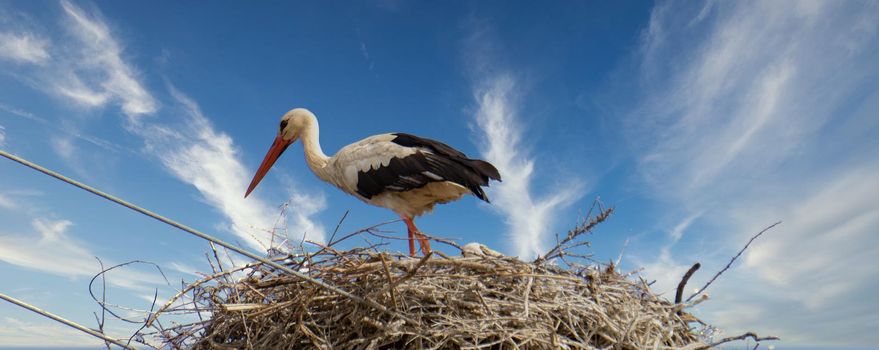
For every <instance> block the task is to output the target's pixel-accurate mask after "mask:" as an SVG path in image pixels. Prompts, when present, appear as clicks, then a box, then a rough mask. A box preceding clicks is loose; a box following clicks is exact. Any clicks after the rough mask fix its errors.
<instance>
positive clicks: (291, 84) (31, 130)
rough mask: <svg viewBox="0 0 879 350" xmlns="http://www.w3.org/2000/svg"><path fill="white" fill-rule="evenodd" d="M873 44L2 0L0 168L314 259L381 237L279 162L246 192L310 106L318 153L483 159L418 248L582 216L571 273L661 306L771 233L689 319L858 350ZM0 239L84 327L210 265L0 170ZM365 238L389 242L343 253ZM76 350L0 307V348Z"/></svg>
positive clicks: (805, 5) (62, 333)
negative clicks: (596, 274) (593, 209)
mask: <svg viewBox="0 0 879 350" xmlns="http://www.w3.org/2000/svg"><path fill="white" fill-rule="evenodd" d="M877 26H879V4H877V3H876V2H870V1H846V2H842V1H838V2H832V1H766V2H752V1H736V2H720V1H707V2H692V1H658V2H655V3H651V2H613V3H605V2H581V1H571V2H567V1H558V2H550V3H541V4H539V5H537V4H533V3H527V2H505V1H480V2H432V3H428V2H422V3H415V2H402V1H396V0H379V1H369V2H341V3H339V2H329V3H292V2H264V3H260V4H259V6H248V5H245V4H243V3H240V2H234V1H221V2H214V3H211V4H210V5H206V4H204V3H201V2H194V1H189V2H180V1H178V2H171V1H159V2H118V1H116V2H113V1H96V2H87V1H82V2H80V1H77V2H68V1H61V2H52V1H34V2H24V1H5V0H0V149H3V150H6V151H9V152H12V153H14V154H17V155H20V156H23V157H25V158H26V159H29V160H31V161H34V162H36V163H38V164H41V165H43V166H46V167H48V168H50V169H53V170H56V171H59V172H61V173H63V174H66V175H68V176H71V177H73V178H75V179H77V180H81V181H84V182H86V183H88V184H90V185H92V186H95V187H97V188H100V189H102V190H105V191H107V192H109V193H112V194H114V195H118V196H120V197H122V198H124V199H126V200H128V201H131V202H133V203H136V204H139V205H141V206H143V207H145V208H148V209H150V210H152V211H155V212H157V213H160V214H163V215H166V216H168V217H170V218H172V219H175V220H178V221H180V222H182V223H184V224H187V225H190V226H192V227H195V228H197V229H201V230H203V231H205V232H208V233H210V234H214V235H216V236H218V237H220V238H222V239H225V240H229V241H231V242H234V243H236V244H238V245H240V246H243V247H246V248H248V249H251V250H253V251H257V252H264V251H265V249H266V247H267V246H269V245H271V244H273V243H277V242H272V241H271V240H270V239H268V238H267V237H268V236H269V235H268V234H267V232H268V231H271V230H272V229H273V228H276V229H279V230H282V231H285V232H286V233H287V236H288V237H289V239H290V241H293V242H297V241H298V242H301V241H302V240H311V241H317V242H321V241H326V240H327V239H329V237H330V235H331V234H332V233H333V231H334V229H335V227H336V225H337V223H338V222H339V220H340V219H341V218H342V217H343V215H345V213H346V212H347V213H348V214H347V216H346V217H345V220H344V221H343V222H342V224H341V225H340V229H339V232H340V233H347V232H353V231H356V230H357V229H359V228H363V227H367V226H371V225H375V224H379V223H383V222H387V221H393V220H395V219H396V217H395V216H394V214H393V213H391V212H390V211H388V210H385V209H382V208H375V207H370V206H368V205H366V204H364V203H362V202H360V201H358V200H356V199H354V198H351V197H349V196H347V195H345V194H343V193H341V192H340V191H338V190H336V189H335V188H333V187H331V186H329V185H326V184H324V183H322V182H320V180H318V179H317V178H316V177H315V176H314V175H313V174H311V173H310V171H309V170H308V168H307V167H306V166H305V164H304V160H303V158H302V154H301V152H302V149H301V146H298V145H294V146H292V147H291V148H290V149H288V151H287V152H286V153H285V154H284V156H283V157H282V158H281V160H279V162H278V163H277V164H276V165H275V167H274V169H273V170H272V171H271V172H270V174H269V176H267V177H266V179H265V180H263V182H262V183H261V185H260V186H259V187H258V188H257V190H256V191H255V192H254V193H253V194H252V195H251V196H250V197H248V198H247V199H245V198H243V194H244V191H245V189H246V187H247V184H248V183H249V180H250V177H251V176H252V175H253V172H254V171H255V170H256V168H257V166H258V165H259V162H260V161H261V159H262V156H263V155H264V154H265V152H266V150H267V149H268V146H269V145H270V144H271V141H272V140H273V138H274V136H275V133H276V132H277V125H278V124H277V123H278V120H279V118H280V117H281V116H282V115H283V114H284V113H285V112H286V111H288V110H290V109H292V108H296V107H305V108H308V109H310V110H311V111H312V112H314V113H315V114H316V115H317V117H318V119H319V121H320V126H321V131H322V133H321V143H322V146H323V149H324V150H325V151H326V152H327V153H333V152H334V151H335V150H338V149H339V148H341V147H342V146H344V145H346V144H348V143H351V142H354V141H356V140H359V139H361V138H364V137H367V136H369V135H374V134H379V133H385V132H408V133H412V134H416V135H420V136H423V137H429V138H434V139H438V140H442V141H443V142H445V143H448V144H450V145H452V146H454V147H456V148H457V149H459V150H461V151H463V152H464V153H466V154H468V155H471V156H473V157H478V158H482V159H486V160H488V161H489V162H491V163H493V164H494V165H495V166H497V168H498V169H499V170H500V172H501V175H502V177H503V179H504V181H503V182H500V183H492V185H491V187H490V188H488V189H487V193H488V195H489V197H490V198H491V199H492V203H491V204H487V203H483V202H481V201H479V200H477V199H476V198H474V197H472V196H469V197H467V198H463V199H462V200H460V201H458V202H455V203H451V204H447V205H443V206H439V207H438V208H436V209H435V210H434V211H433V213H431V214H429V215H426V216H424V217H421V218H419V219H418V220H417V222H418V225H419V227H420V228H421V229H422V230H423V231H425V232H427V233H429V234H432V235H436V236H442V237H446V238H450V239H456V240H458V241H459V242H460V243H467V242H474V241H475V242H481V243H483V244H486V245H487V246H489V247H491V248H493V249H495V250H499V251H501V252H504V253H505V254H508V255H513V256H519V257H520V258H522V259H533V258H534V257H535V256H536V255H538V254H540V253H541V252H545V250H546V249H548V248H550V247H551V246H552V245H553V244H554V237H555V234H556V233H561V232H565V231H566V230H567V229H569V228H571V227H573V226H574V225H576V224H577V222H578V220H579V219H582V216H583V215H585V213H586V212H587V211H588V210H589V207H590V206H591V205H592V203H593V201H594V200H595V199H596V198H600V199H601V201H602V202H603V203H604V204H605V205H608V206H613V207H615V209H616V212H615V214H614V216H613V217H611V219H610V220H609V221H608V222H606V223H604V224H602V225H601V226H600V227H599V228H598V229H597V230H596V231H595V232H594V233H593V235H592V236H590V237H589V240H590V241H591V242H592V246H591V247H590V248H588V249H586V250H585V251H584V253H590V254H593V255H594V258H595V259H596V260H598V261H603V262H607V261H611V260H619V261H620V270H621V271H624V272H627V271H638V273H640V275H641V276H642V277H643V278H645V279H646V280H648V281H655V283H654V284H653V288H654V291H656V292H658V293H664V295H672V294H673V289H674V287H675V286H676V285H677V283H678V281H680V278H681V276H682V275H683V274H684V272H685V271H686V270H687V269H688V268H689V267H690V266H691V265H692V264H693V263H695V262H700V263H701V264H702V269H701V270H700V271H699V272H698V273H697V274H696V275H695V277H693V278H692V279H691V281H690V286H700V285H702V284H704V283H705V282H706V281H707V280H708V279H709V278H710V277H711V276H712V275H713V274H714V273H715V272H716V271H719V270H720V269H722V268H723V267H724V266H725V265H726V264H727V263H728V262H729V260H730V258H731V257H732V256H734V255H735V254H736V253H737V252H738V251H739V249H741V248H742V247H743V246H744V244H745V243H746V242H747V241H748V239H749V238H751V236H753V235H754V234H756V233H757V232H759V231H760V230H761V229H763V228H765V227H767V226H769V225H771V224H773V223H775V222H777V221H782V224H780V225H779V226H777V227H775V228H773V229H772V230H770V231H768V232H766V233H765V234H764V235H763V236H761V237H760V238H758V239H757V240H756V241H755V242H754V243H753V244H752V245H751V246H750V248H748V250H747V251H745V253H744V254H743V255H742V257H741V258H740V259H739V260H738V261H737V262H736V263H734V264H733V265H732V267H731V269H730V270H728V271H727V272H725V273H724V275H723V276H722V277H721V278H720V279H719V280H718V281H717V282H715V283H713V284H712V285H711V287H710V288H709V289H708V290H707V293H708V294H709V295H710V299H709V301H707V302H705V303H702V304H700V305H698V306H697V307H695V308H694V310H693V311H694V312H695V313H696V314H697V315H698V316H699V317H701V318H702V319H704V320H706V321H708V322H710V323H712V324H713V325H715V326H717V327H718V328H720V329H721V330H722V331H723V333H722V334H723V335H724V336H729V335H736V334H739V333H742V332H744V331H755V332H758V333H759V334H761V335H763V334H771V335H777V336H780V337H781V338H782V339H783V340H782V341H781V342H777V343H775V346H776V349H791V348H794V347H810V346H812V347H819V348H835V349H842V348H877V346H879V333H877V332H875V330H876V329H877V328H879V316H877V315H879V298H876V296H875V291H876V290H877V288H879V282H877V281H879V264H877V258H876V257H877V256H879V234H877V233H879V232H877V231H879V201H877V200H876V198H879V152H876V150H877V149H879V79H877V78H879V64H877V63H876V62H879V38H877ZM284 208H285V209H284ZM282 212H283V213H286V214H285V215H283V216H282ZM0 223H2V225H0V280H3V281H7V282H5V283H3V285H2V286H0V292H2V293H4V294H8V295H11V296H13V297H17V298H20V299H23V300H25V301H28V302H30V303H33V304H35V305H37V306H40V307H42V308H45V309H48V310H51V311H53V312H55V313H57V314H60V315H62V316H64V317H67V318H69V319H72V320H74V321H77V322H80V323H83V324H87V325H91V326H94V325H95V324H96V321H95V315H94V313H95V312H97V311H98V310H99V307H98V306H97V305H96V304H95V303H94V301H92V299H91V297H90V296H89V290H88V283H89V280H90V279H91V278H92V276H94V275H95V274H96V273H97V272H99V271H100V270H101V267H100V266H101V264H104V265H105V266H112V265H115V264H120V263H124V262H128V261H133V260H139V261H148V262H152V263H155V264H157V265H158V266H159V267H160V268H161V269H162V271H163V272H164V276H163V275H162V274H160V273H158V272H157V270H156V268H155V266H153V265H150V264H146V263H138V264H133V265H129V266H126V267H124V268H120V269H116V270H113V271H112V272H110V273H109V274H108V275H107V283H108V302H109V303H112V304H115V305H119V306H121V307H123V308H122V309H120V310H121V311H120V312H121V313H123V314H124V315H126V316H129V317H132V318H135V319H136V318H138V317H143V314H142V312H140V311H139V310H145V309H149V308H150V305H151V303H152V301H153V300H154V298H155V299H157V300H159V301H160V302H161V300H163V298H164V299H167V298H168V297H170V296H171V295H173V294H174V293H175V290H176V289H179V287H180V284H181V281H193V280H195V279H197V278H199V276H200V275H199V273H205V272H209V271H210V266H209V265H208V264H207V259H206V257H205V253H206V252H208V251H209V250H210V248H209V246H208V245H207V244H206V243H205V242H202V241H199V240H197V239H195V238H193V237H190V236H188V235H185V234H183V233H182V232H180V231H176V230H175V229H173V228H171V227H168V226H165V225H163V224H161V223H159V222H156V221H154V220H151V219H149V218H146V217H144V216H141V215H139V214H136V213H134V212H131V211H129V210H127V209H125V208H122V207H119V206H117V205H114V204H112V203H109V202H107V201H104V200H101V199H99V198H97V197H95V196H93V195H90V194H88V193H85V192H83V191H80V190H77V189H75V188H73V187H71V186H69V185H66V184H63V183H60V182H58V181H56V180H53V179H51V178H48V177H46V176H43V175H40V174H38V173H36V172H34V171H33V170H29V169H26V168H24V167H22V166H21V165H18V164H16V163H13V162H11V161H7V160H5V159H0ZM383 228H384V229H386V230H388V231H390V234H393V235H399V236H401V237H402V236H404V235H405V233H404V230H405V226H404V225H403V224H402V223H399V222H396V223H390V224H387V225H386V226H383ZM279 232H281V231H279ZM373 243H387V245H385V246H383V248H382V249H388V250H392V251H405V249H406V243H405V241H399V240H381V239H379V238H376V237H368V236H367V237H357V238H355V239H351V240H348V241H345V242H343V243H342V244H341V247H343V248H353V247H355V246H362V245H367V244H373ZM439 248H440V249H442V250H445V251H446V252H452V250H451V248H448V247H439ZM229 259H232V260H233V261H231V262H230V264H232V263H241V262H243V259H241V258H237V257H234V256H233V257H229ZM105 329H106V331H107V333H109V334H113V335H118V336H120V337H121V336H127V335H130V334H131V331H132V328H131V325H128V324H125V323H123V322H119V321H115V322H114V321H108V322H107V324H106V325H105ZM98 344H99V343H97V342H96V341H95V340H93V339H89V338H87V337H86V336H83V335H80V334H78V333H76V331H74V330H70V329H66V328H63V327H62V326H59V325H56V324H54V323H52V322H51V321H48V320H45V319H42V318H40V317H39V316H37V315H33V314H30V313H28V312H27V311H24V310H22V309H19V308H17V307H15V306H13V305H9V304H0V345H3V346H13V347H20V346H44V347H71V346H96V345H98Z"/></svg>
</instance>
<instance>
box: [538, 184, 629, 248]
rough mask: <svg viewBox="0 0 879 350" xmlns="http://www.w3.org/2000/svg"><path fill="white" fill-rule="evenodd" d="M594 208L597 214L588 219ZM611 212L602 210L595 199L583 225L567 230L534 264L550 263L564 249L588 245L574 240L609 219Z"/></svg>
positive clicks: (606, 209) (610, 208)
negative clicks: (562, 237)
mask: <svg viewBox="0 0 879 350" xmlns="http://www.w3.org/2000/svg"><path fill="white" fill-rule="evenodd" d="M596 207H598V214H597V215H595V216H593V217H592V218H591V219H589V217H590V216H591V215H592V210H593V209H595V208H596ZM613 211H614V208H613V207H609V208H604V206H603V205H602V204H601V202H600V201H599V200H597V199H596V200H595V202H593V204H592V208H590V209H589V213H588V214H587V215H586V220H584V221H583V223H582V224H580V225H578V226H577V227H574V228H573V229H571V230H569V231H568V234H567V235H566V236H565V238H564V239H562V240H561V241H560V242H558V243H557V244H556V246H555V247H553V248H552V249H550V250H549V251H548V252H546V254H544V255H543V256H541V257H539V258H537V259H535V260H534V263H535V264H540V263H542V262H544V261H550V260H552V259H555V258H559V257H562V256H563V255H564V254H565V250H566V249H571V248H576V247H579V246H584V245H588V244H589V242H585V241H583V242H576V241H575V240H576V238H578V237H580V236H582V235H583V234H585V233H588V232H591V231H592V229H593V228H595V226H596V225H598V224H600V223H602V222H604V221H605V220H607V218H608V217H610V215H611V214H613Z"/></svg>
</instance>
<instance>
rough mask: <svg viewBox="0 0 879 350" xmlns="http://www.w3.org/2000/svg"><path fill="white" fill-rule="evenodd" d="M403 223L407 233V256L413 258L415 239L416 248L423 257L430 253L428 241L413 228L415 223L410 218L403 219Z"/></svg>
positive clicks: (416, 228)
mask: <svg viewBox="0 0 879 350" xmlns="http://www.w3.org/2000/svg"><path fill="white" fill-rule="evenodd" d="M403 221H405V222H406V228H407V229H408V231H409V256H412V257H414V256H415V238H418V246H419V247H420V248H421V253H422V254H425V255H426V254H428V253H430V239H428V238H427V236H425V235H424V234H422V233H421V231H419V230H418V227H415V222H413V221H412V219H411V218H408V217H403Z"/></svg>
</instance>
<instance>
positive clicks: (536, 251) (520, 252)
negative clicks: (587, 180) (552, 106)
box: [462, 18, 585, 259]
mask: <svg viewBox="0 0 879 350" xmlns="http://www.w3.org/2000/svg"><path fill="white" fill-rule="evenodd" d="M463 24H464V27H465V28H466V29H467V31H468V32H469V35H468V36H467V37H465V38H464V40H463V42H462V44H463V48H462V57H463V59H464V61H465V62H466V63H465V67H466V68H467V69H468V70H469V73H470V75H471V76H472V79H473V80H474V84H473V95H474V98H475V100H476V108H477V109H476V111H475V114H474V115H473V117H474V121H475V122H476V123H475V124H476V127H477V128H478V130H477V131H478V132H479V133H480V136H479V139H481V140H483V141H484V142H483V144H482V145H480V146H481V150H480V153H481V154H482V156H483V157H484V158H485V159H486V160H487V161H489V162H490V163H492V164H493V165H494V166H495V167H497V168H498V171H500V174H501V177H502V178H503V182H499V183H493V184H492V185H491V187H490V188H489V190H488V193H489V195H490V197H491V199H492V208H493V209H495V210H496V211H498V212H500V213H501V214H502V215H503V216H504V220H505V222H506V224H507V227H508V230H509V235H510V238H511V241H512V243H513V249H515V254H516V255H517V256H519V258H521V259H531V258H534V257H537V256H538V255H540V254H542V253H543V252H545V250H546V249H547V248H548V244H549V243H550V238H551V233H552V230H553V229H554V228H555V227H554V223H555V218H556V217H557V216H558V214H559V212H561V211H564V210H565V209H567V208H568V207H569V206H570V205H571V204H573V203H574V202H576V201H577V200H578V199H580V198H581V197H582V196H583V195H584V194H585V186H584V185H583V183H582V182H579V181H578V180H571V179H565V180H566V185H565V186H566V187H565V188H555V189H552V190H550V191H549V192H548V193H545V194H542V195H538V194H535V193H534V189H533V185H534V183H535V182H536V179H537V176H546V174H545V173H536V172H535V160H534V158H535V156H534V155H532V154H530V152H529V151H528V148H529V147H531V146H532V145H530V144H523V142H522V135H523V130H525V128H526V127H527V125H526V124H525V123H524V122H523V121H522V120H520V118H519V116H518V109H519V108H520V107H521V97H522V96H523V91H524V90H525V89H523V88H522V87H521V86H519V85H518V83H519V82H518V81H517V80H516V76H514V75H512V74H510V73H509V72H510V71H512V70H507V69H506V68H505V67H506V61H505V60H504V59H503V57H504V55H503V54H502V53H501V50H500V48H501V46H502V45H501V41H500V40H499V39H498V37H497V35H496V32H495V28H494V27H493V26H492V25H490V24H489V23H488V22H485V21H482V20H479V19H477V18H468V19H467V20H466V21H465V22H464V23H463ZM555 180H559V179H551V180H550V181H546V179H542V181H541V182H543V183H551V182H552V181H555Z"/></svg>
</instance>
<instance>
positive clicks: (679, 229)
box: [668, 211, 703, 242]
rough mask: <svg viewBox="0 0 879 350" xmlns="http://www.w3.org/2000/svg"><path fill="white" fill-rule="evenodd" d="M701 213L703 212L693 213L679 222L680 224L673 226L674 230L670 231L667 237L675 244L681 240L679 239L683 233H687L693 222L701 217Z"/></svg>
mask: <svg viewBox="0 0 879 350" xmlns="http://www.w3.org/2000/svg"><path fill="white" fill-rule="evenodd" d="M702 213H703V212H701V211H699V212H695V213H693V214H690V215H689V216H687V217H685V218H684V219H683V220H681V222H679V223H678V224H677V225H675V227H674V228H672V229H671V231H670V232H669V233H668V235H669V236H670V237H671V239H672V240H673V241H675V242H677V241H678V240H680V239H681V237H683V236H684V232H685V231H687V229H688V228H689V227H690V225H692V224H693V220H696V219H698V218H699V217H700V216H702Z"/></svg>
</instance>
